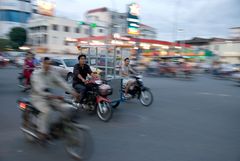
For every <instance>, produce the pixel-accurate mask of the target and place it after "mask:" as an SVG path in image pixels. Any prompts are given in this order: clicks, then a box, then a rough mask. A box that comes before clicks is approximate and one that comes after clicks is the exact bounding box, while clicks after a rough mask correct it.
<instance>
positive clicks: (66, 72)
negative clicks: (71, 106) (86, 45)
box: [51, 56, 101, 84]
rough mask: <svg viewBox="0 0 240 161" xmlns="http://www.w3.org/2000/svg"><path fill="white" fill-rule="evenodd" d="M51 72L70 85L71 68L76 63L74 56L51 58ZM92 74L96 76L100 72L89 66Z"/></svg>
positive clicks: (71, 78)
mask: <svg viewBox="0 0 240 161" xmlns="http://www.w3.org/2000/svg"><path fill="white" fill-rule="evenodd" d="M51 60H52V66H53V70H55V71H57V72H59V73H60V75H61V76H62V77H63V78H64V79H65V80H66V81H67V82H68V83H69V84H70V83H72V80H73V68H74V65H75V64H77V63H78V60H77V58H76V56H57V57H56V56H55V57H52V58H51ZM90 68H91V70H92V71H93V72H97V73H98V74H99V73H100V72H101V70H99V69H97V68H95V67H92V66H90Z"/></svg>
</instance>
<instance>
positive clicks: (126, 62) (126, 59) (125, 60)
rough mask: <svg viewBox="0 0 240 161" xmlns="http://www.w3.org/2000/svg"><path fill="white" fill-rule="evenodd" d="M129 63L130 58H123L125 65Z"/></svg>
mask: <svg viewBox="0 0 240 161" xmlns="http://www.w3.org/2000/svg"><path fill="white" fill-rule="evenodd" d="M129 63H130V59H129V58H125V59H124V64H125V65H126V66H128V65H129Z"/></svg>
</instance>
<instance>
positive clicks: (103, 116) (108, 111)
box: [97, 101, 113, 122]
mask: <svg viewBox="0 0 240 161" xmlns="http://www.w3.org/2000/svg"><path fill="white" fill-rule="evenodd" d="M97 115H98V117H99V119H100V120H102V121H104V122H108V121H109V120H110V119H111V118H112V115H113V111H112V107H111V105H110V103H109V102H104V101H102V102H99V103H98V105H97Z"/></svg>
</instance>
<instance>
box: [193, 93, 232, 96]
mask: <svg viewBox="0 0 240 161" xmlns="http://www.w3.org/2000/svg"><path fill="white" fill-rule="evenodd" d="M197 94H201V95H209V96H220V97H231V96H232V95H229V94H223V93H210V92H198V93H197Z"/></svg>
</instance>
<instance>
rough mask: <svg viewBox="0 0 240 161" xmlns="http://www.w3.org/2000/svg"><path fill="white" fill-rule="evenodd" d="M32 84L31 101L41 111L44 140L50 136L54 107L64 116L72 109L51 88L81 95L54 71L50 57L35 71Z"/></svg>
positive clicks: (39, 128)
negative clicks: (49, 125)
mask: <svg viewBox="0 0 240 161" xmlns="http://www.w3.org/2000/svg"><path fill="white" fill-rule="evenodd" d="M31 84H32V91H31V94H30V97H31V102H32V104H33V105H34V106H35V107H36V108H37V109H38V110H39V111H40V114H39V116H38V120H37V124H38V132H39V138H40V139H41V140H43V141H44V140H46V139H47V137H48V130H49V127H48V124H49V117H50V114H51V112H52V109H53V107H54V110H57V111H60V112H61V113H62V115H63V116H68V114H70V112H71V109H72V107H71V105H69V104H66V103H63V101H61V99H63V97H61V96H56V95H54V94H52V93H51V90H50V89H52V88H53V87H54V86H59V87H61V88H63V89H64V90H66V91H67V92H69V93H71V94H72V95H73V96H74V97H76V98H77V97H79V94H78V93H77V92H75V91H74V90H73V89H72V88H71V87H69V86H68V84H67V83H66V82H65V81H64V80H63V79H62V78H61V77H60V76H59V75H58V74H57V73H56V72H54V71H52V69H51V60H50V58H48V57H45V58H44V59H43V64H42V69H39V70H35V71H34V72H33V74H32V78H31ZM26 124H27V123H26Z"/></svg>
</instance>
